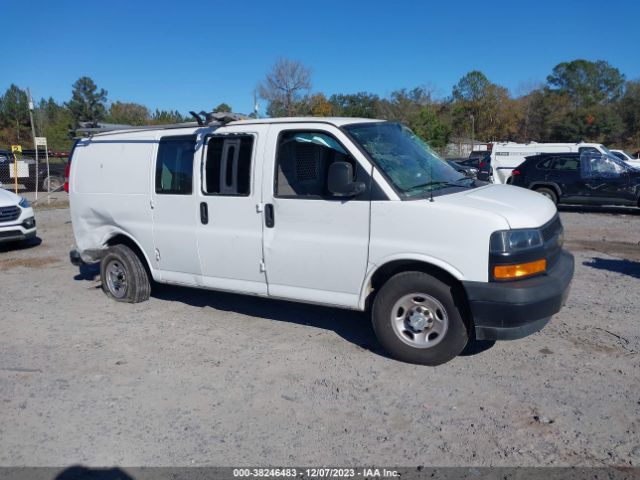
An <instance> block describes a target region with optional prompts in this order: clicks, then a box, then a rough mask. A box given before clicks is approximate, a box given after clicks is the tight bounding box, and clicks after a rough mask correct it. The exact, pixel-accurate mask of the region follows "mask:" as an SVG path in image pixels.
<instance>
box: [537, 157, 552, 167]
mask: <svg viewBox="0 0 640 480" xmlns="http://www.w3.org/2000/svg"><path fill="white" fill-rule="evenodd" d="M551 162H553V158H552V157H550V158H547V159H546V160H543V161H542V162H540V163H539V164H538V168H540V169H542V170H550V169H551Z"/></svg>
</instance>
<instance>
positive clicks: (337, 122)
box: [91, 117, 386, 137]
mask: <svg viewBox="0 0 640 480" xmlns="http://www.w3.org/2000/svg"><path fill="white" fill-rule="evenodd" d="M384 121H386V120H378V119H372V118H358V117H278V118H250V119H247V120H235V121H232V122H229V123H225V124H221V125H220V126H219V127H218V128H222V127H231V126H242V125H264V124H278V123H327V124H330V125H334V126H336V127H342V126H344V125H350V124H356V123H373V122H384ZM214 126H215V125H212V127H214ZM198 128H209V127H208V126H198V125H197V124H196V123H195V122H188V123H184V124H173V125H164V126H163V125H149V126H148V127H145V126H141V127H134V128H127V127H126V126H123V128H122V129H114V130H110V131H107V132H96V133H94V134H93V135H91V136H93V137H102V136H107V135H114V134H122V133H135V132H154V131H162V130H168V129H176V130H183V129H191V130H195V129H198Z"/></svg>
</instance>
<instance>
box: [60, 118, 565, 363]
mask: <svg viewBox="0 0 640 480" xmlns="http://www.w3.org/2000/svg"><path fill="white" fill-rule="evenodd" d="M72 156H73V161H72V162H71V173H70V202H71V217H72V222H73V229H74V234H75V238H76V246H77V250H74V251H72V252H71V259H72V261H73V262H74V263H75V264H78V263H80V262H82V261H84V262H96V261H100V262H101V274H102V281H103V289H104V291H105V293H106V294H107V295H108V296H110V297H112V298H113V299H115V300H117V301H124V302H140V301H144V300H146V299H147V298H148V297H149V294H150V280H151V279H153V280H155V281H157V282H161V283H169V284H176V285H187V286H191V287H200V288H207V289H214V290H226V291H232V292H239V293H246V294H251V295H260V296H265V297H273V298H282V299H288V300H294V301H301V302H309V303H317V304H324V305H333V306H338V307H343V308H349V309H355V310H366V309H369V308H370V309H371V314H372V320H373V327H374V330H375V332H376V334H377V336H378V338H379V340H380V342H381V343H382V345H383V346H384V347H385V348H386V349H387V350H388V351H389V352H390V353H391V354H392V355H393V356H395V357H396V358H399V359H401V360H404V361H408V362H414V363H421V364H427V365H437V364H440V363H443V362H446V361H448V360H450V359H452V358H453V357H455V356H456V355H458V354H459V353H460V352H461V351H462V349H463V348H464V347H465V345H466V343H467V341H468V340H469V339H470V338H473V337H475V338H476V339H492V340H493V339H512V338H520V337H523V336H526V335H528V334H530V333H533V332H535V331H537V330H539V329H541V328H542V327H543V326H544V325H545V324H546V323H547V322H548V320H549V318H550V317H551V316H552V315H553V314H555V313H556V312H558V311H559V310H560V308H561V306H562V304H563V302H564V300H565V298H566V295H567V293H568V289H569V284H570V281H571V278H572V276H573V257H572V256H571V254H569V253H567V252H566V251H564V250H563V249H562V238H563V234H562V225H561V223H560V220H559V218H558V215H557V212H556V208H555V206H554V204H553V203H552V202H551V201H549V200H548V199H546V198H545V197H543V196H542V195H539V194H537V193H535V192H531V191H529V190H525V189H522V188H517V187H512V186H508V185H479V184H478V183H477V182H476V181H474V180H473V179H469V178H465V177H464V176H463V175H461V174H460V173H458V172H456V171H455V170H454V169H453V168H451V167H450V166H449V165H448V164H447V163H446V162H444V161H442V160H441V159H440V158H439V157H438V156H437V155H436V154H434V153H433V152H432V151H431V150H430V149H429V148H428V147H427V146H426V145H425V144H424V143H423V142H422V141H421V140H419V139H418V138H417V137H416V136H415V135H414V134H413V133H412V132H411V131H410V130H409V129H407V128H406V127H404V126H402V125H400V124H397V123H391V122H383V121H378V120H369V119H354V118H282V119H260V120H245V121H234V122H231V123H228V124H211V125H208V126H197V125H193V126H188V127H184V126H183V127H181V128H164V129H161V128H158V127H153V128H151V127H150V128H142V129H136V130H133V129H131V130H127V131H118V132H110V133H101V134H95V135H93V136H90V137H88V138H84V139H81V140H79V141H78V142H77V143H76V145H75V148H74V151H73V155H72Z"/></svg>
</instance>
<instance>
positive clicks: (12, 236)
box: [0, 184, 36, 243]
mask: <svg viewBox="0 0 640 480" xmlns="http://www.w3.org/2000/svg"><path fill="white" fill-rule="evenodd" d="M35 236H36V219H35V217H34V215H33V209H32V208H31V205H29V201H28V200H27V199H26V198H23V197H20V196H18V195H16V194H15V193H12V192H10V191H8V190H5V189H3V188H2V184H0V243H4V242H15V241H25V240H29V239H31V238H34V237H35Z"/></svg>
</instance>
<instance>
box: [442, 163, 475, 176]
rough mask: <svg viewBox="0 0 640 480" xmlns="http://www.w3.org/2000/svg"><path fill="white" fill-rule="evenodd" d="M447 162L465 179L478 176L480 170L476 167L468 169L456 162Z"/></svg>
mask: <svg viewBox="0 0 640 480" xmlns="http://www.w3.org/2000/svg"><path fill="white" fill-rule="evenodd" d="M446 162H447V163H448V164H449V165H450V166H451V167H453V168H454V169H455V170H456V171H458V172H460V173H461V174H463V175H464V176H465V177H469V178H476V177H477V176H478V169H477V168H474V167H468V166H466V165H462V164H461V163H459V162H456V161H455V160H446Z"/></svg>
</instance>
